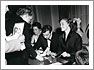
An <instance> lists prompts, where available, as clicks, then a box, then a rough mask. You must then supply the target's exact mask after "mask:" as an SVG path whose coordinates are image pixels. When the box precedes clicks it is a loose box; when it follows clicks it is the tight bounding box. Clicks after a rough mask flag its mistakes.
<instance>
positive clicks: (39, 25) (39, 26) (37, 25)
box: [32, 22, 41, 29]
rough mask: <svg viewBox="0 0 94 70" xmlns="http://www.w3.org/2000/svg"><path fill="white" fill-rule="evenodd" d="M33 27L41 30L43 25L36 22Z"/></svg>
mask: <svg viewBox="0 0 94 70" xmlns="http://www.w3.org/2000/svg"><path fill="white" fill-rule="evenodd" d="M33 27H37V28H38V29H41V24H40V23H39V22H34V23H33V24H32V28H33Z"/></svg>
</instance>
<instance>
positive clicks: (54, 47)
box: [34, 32, 59, 53]
mask: <svg viewBox="0 0 94 70" xmlns="http://www.w3.org/2000/svg"><path fill="white" fill-rule="evenodd" d="M58 40H59V36H58V34H56V33H55V32H53V33H52V38H51V43H50V50H51V51H52V52H55V53H58V48H59V42H58ZM40 47H42V49H43V51H45V49H46V48H47V47H48V44H47V39H45V38H44V37H43V35H40V36H39V38H38V40H37V42H36V44H35V46H34V49H35V50H36V49H39V48H40Z"/></svg>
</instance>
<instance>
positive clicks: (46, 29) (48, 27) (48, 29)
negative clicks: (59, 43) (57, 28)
mask: <svg viewBox="0 0 94 70" xmlns="http://www.w3.org/2000/svg"><path fill="white" fill-rule="evenodd" d="M46 31H49V32H50V33H51V31H52V26H50V25H44V26H43V28H42V33H45V32H46Z"/></svg>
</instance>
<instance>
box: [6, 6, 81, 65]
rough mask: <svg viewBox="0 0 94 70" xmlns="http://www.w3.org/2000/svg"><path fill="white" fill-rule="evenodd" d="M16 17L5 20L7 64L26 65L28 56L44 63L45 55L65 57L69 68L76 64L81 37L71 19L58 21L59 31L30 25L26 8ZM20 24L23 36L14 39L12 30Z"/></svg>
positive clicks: (30, 17)
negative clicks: (21, 24) (22, 25)
mask: <svg viewBox="0 0 94 70" xmlns="http://www.w3.org/2000/svg"><path fill="white" fill-rule="evenodd" d="M7 14H8V12H6V15H7ZM16 14H17V15H16V16H15V18H8V19H7V17H6V20H5V32H6V34H5V35H6V39H5V59H6V61H7V63H6V64H7V65H28V59H29V58H30V57H31V58H33V59H36V60H39V61H43V60H44V56H48V55H51V56H53V57H55V58H57V57H63V58H68V60H69V63H68V64H70V65H71V64H73V63H74V62H75V54H76V52H77V51H79V50H81V49H82V38H81V36H80V35H79V34H78V33H77V32H76V31H77V24H76V25H75V23H74V22H73V20H71V19H67V18H60V20H59V24H60V30H59V31H53V29H52V26H51V25H44V26H43V27H42V26H41V24H40V23H39V22H31V21H32V20H33V19H34V13H33V11H32V9H30V8H28V7H26V8H20V9H19V10H18V11H17V12H16ZM21 22H22V23H24V27H23V33H22V34H20V35H17V36H15V34H13V27H14V25H15V24H16V23H21ZM75 22H76V21H75ZM13 36H14V37H13ZM8 38H9V39H8Z"/></svg>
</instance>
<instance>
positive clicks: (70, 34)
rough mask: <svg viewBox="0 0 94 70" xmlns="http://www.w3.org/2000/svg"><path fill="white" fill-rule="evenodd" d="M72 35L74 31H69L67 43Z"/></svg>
mask: <svg viewBox="0 0 94 70" xmlns="http://www.w3.org/2000/svg"><path fill="white" fill-rule="evenodd" d="M71 36H72V31H70V32H69V34H68V37H67V39H66V43H67V42H68V41H69V39H70V38H71Z"/></svg>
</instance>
